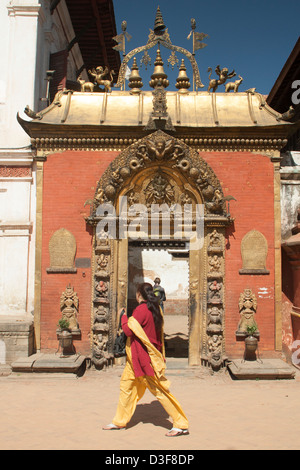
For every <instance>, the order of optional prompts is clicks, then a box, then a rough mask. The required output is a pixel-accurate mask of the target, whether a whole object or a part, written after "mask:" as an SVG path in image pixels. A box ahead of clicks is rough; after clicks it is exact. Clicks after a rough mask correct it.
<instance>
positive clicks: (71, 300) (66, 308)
mask: <svg viewBox="0 0 300 470" xmlns="http://www.w3.org/2000/svg"><path fill="white" fill-rule="evenodd" d="M78 306H79V300H78V297H77V294H76V292H74V289H73V287H71V285H70V284H69V285H68V286H67V288H66V290H65V291H64V292H63V293H62V295H61V297H60V310H61V313H62V318H63V319H65V320H67V321H68V322H69V328H70V329H71V330H77V329H78V322H77V314H78Z"/></svg>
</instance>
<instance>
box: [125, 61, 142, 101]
mask: <svg viewBox="0 0 300 470" xmlns="http://www.w3.org/2000/svg"><path fill="white" fill-rule="evenodd" d="M128 86H129V88H130V89H131V92H130V93H131V94H138V93H140V92H141V88H142V86H143V82H142V79H141V77H140V74H139V68H138V66H137V63H136V58H135V57H134V59H133V64H132V67H131V74H130V77H129V84H128Z"/></svg>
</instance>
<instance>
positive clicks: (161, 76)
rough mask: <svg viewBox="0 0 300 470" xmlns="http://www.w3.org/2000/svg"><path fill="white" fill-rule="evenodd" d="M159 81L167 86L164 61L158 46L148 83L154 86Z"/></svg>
mask: <svg viewBox="0 0 300 470" xmlns="http://www.w3.org/2000/svg"><path fill="white" fill-rule="evenodd" d="M159 83H160V84H161V85H162V86H163V87H164V88H167V87H168V86H169V80H168V76H167V74H166V73H165V71H164V63H163V60H162V58H161V55H160V49H159V47H158V49H157V53H156V59H155V62H154V72H153V74H152V75H151V80H150V82H149V85H150V86H151V87H152V88H156V87H157V85H158V84H159Z"/></svg>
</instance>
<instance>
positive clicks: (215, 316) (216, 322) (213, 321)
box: [207, 306, 223, 333]
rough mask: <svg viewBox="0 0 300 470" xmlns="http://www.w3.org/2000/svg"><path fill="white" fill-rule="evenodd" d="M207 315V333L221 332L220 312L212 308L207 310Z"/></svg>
mask: <svg viewBox="0 0 300 470" xmlns="http://www.w3.org/2000/svg"><path fill="white" fill-rule="evenodd" d="M207 314H208V325H207V331H209V332H212V333H219V332H220V331H222V329H223V328H222V310H221V309H219V308H218V307H215V306H214V307H212V308H210V309H209V310H208V312H207Z"/></svg>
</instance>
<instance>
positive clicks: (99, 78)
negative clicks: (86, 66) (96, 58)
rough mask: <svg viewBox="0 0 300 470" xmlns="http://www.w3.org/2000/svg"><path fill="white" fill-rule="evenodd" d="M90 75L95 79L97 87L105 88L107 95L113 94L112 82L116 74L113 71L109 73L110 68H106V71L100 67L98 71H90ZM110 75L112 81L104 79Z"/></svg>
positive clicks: (97, 68)
mask: <svg viewBox="0 0 300 470" xmlns="http://www.w3.org/2000/svg"><path fill="white" fill-rule="evenodd" d="M89 74H90V75H91V76H92V77H94V79H95V83H96V84H97V85H101V86H102V85H103V86H104V91H105V92H106V93H110V92H111V87H112V82H113V79H114V78H113V75H114V74H115V72H114V71H113V70H111V71H109V69H108V67H105V69H103V67H101V66H99V67H96V69H92V70H89ZM108 74H109V75H110V80H104V77H105V76H106V75H108Z"/></svg>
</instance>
